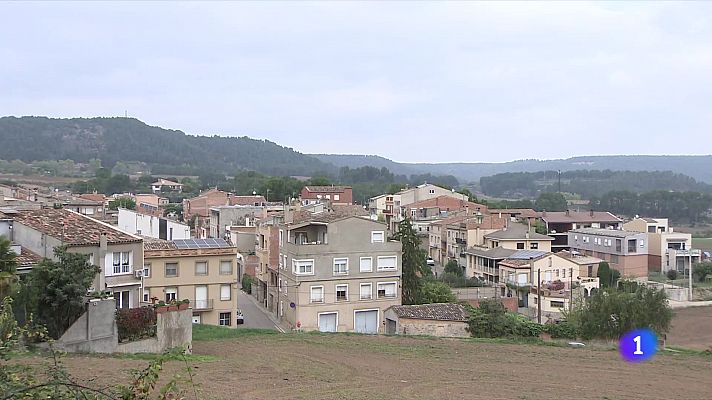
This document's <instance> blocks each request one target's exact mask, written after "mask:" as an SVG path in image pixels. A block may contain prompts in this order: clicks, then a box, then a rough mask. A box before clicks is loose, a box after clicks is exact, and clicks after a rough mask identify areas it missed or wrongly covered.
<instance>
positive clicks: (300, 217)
mask: <svg viewBox="0 0 712 400" xmlns="http://www.w3.org/2000/svg"><path fill="white" fill-rule="evenodd" d="M368 215H369V212H368V211H366V209H364V208H363V206H359V205H356V204H349V205H337V204H334V205H333V206H332V207H331V210H329V211H324V212H320V213H316V214H313V213H311V212H309V211H297V212H295V213H294V220H293V223H292V224H300V223H304V222H325V223H329V222H333V221H336V220H340V219H344V218H349V217H367V216H368Z"/></svg>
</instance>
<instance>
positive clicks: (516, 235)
mask: <svg viewBox="0 0 712 400" xmlns="http://www.w3.org/2000/svg"><path fill="white" fill-rule="evenodd" d="M527 234H529V236H527ZM485 237H486V238H487V239H497V240H526V239H528V240H554V238H552V237H551V236H547V235H542V234H541V233H536V232H534V230H533V229H532V231H531V232H530V231H529V227H527V226H526V225H523V224H511V225H510V226H508V227H507V228H504V229H501V230H498V231H496V232H492V233H489V234H487V235H485Z"/></svg>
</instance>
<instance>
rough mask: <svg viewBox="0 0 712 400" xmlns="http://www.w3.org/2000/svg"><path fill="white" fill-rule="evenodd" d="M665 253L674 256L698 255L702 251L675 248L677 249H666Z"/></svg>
mask: <svg viewBox="0 0 712 400" xmlns="http://www.w3.org/2000/svg"><path fill="white" fill-rule="evenodd" d="M667 254H669V255H672V256H675V257H690V256H692V257H700V256H701V255H702V251H701V250H698V249H688V250H677V249H667Z"/></svg>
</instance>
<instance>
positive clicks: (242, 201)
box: [228, 196, 267, 206]
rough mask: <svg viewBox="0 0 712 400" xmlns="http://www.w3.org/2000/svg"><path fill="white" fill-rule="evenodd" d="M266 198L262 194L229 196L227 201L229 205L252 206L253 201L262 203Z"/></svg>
mask: <svg viewBox="0 0 712 400" xmlns="http://www.w3.org/2000/svg"><path fill="white" fill-rule="evenodd" d="M266 202H267V200H266V199H265V197H264V196H230V197H228V203H230V205H231V206H254V205H255V203H258V204H264V203H266Z"/></svg>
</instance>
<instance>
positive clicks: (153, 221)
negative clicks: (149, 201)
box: [118, 208, 190, 240]
mask: <svg viewBox="0 0 712 400" xmlns="http://www.w3.org/2000/svg"><path fill="white" fill-rule="evenodd" d="M118 225H119V229H121V230H122V231H124V232H129V233H131V234H134V235H139V236H146V237H150V238H154V239H164V240H175V239H190V226H188V225H186V224H181V223H180V222H176V221H173V220H170V219H168V218H163V217H156V216H154V215H148V214H141V213H139V212H136V211H133V210H127V209H125V208H119V221H118Z"/></svg>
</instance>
